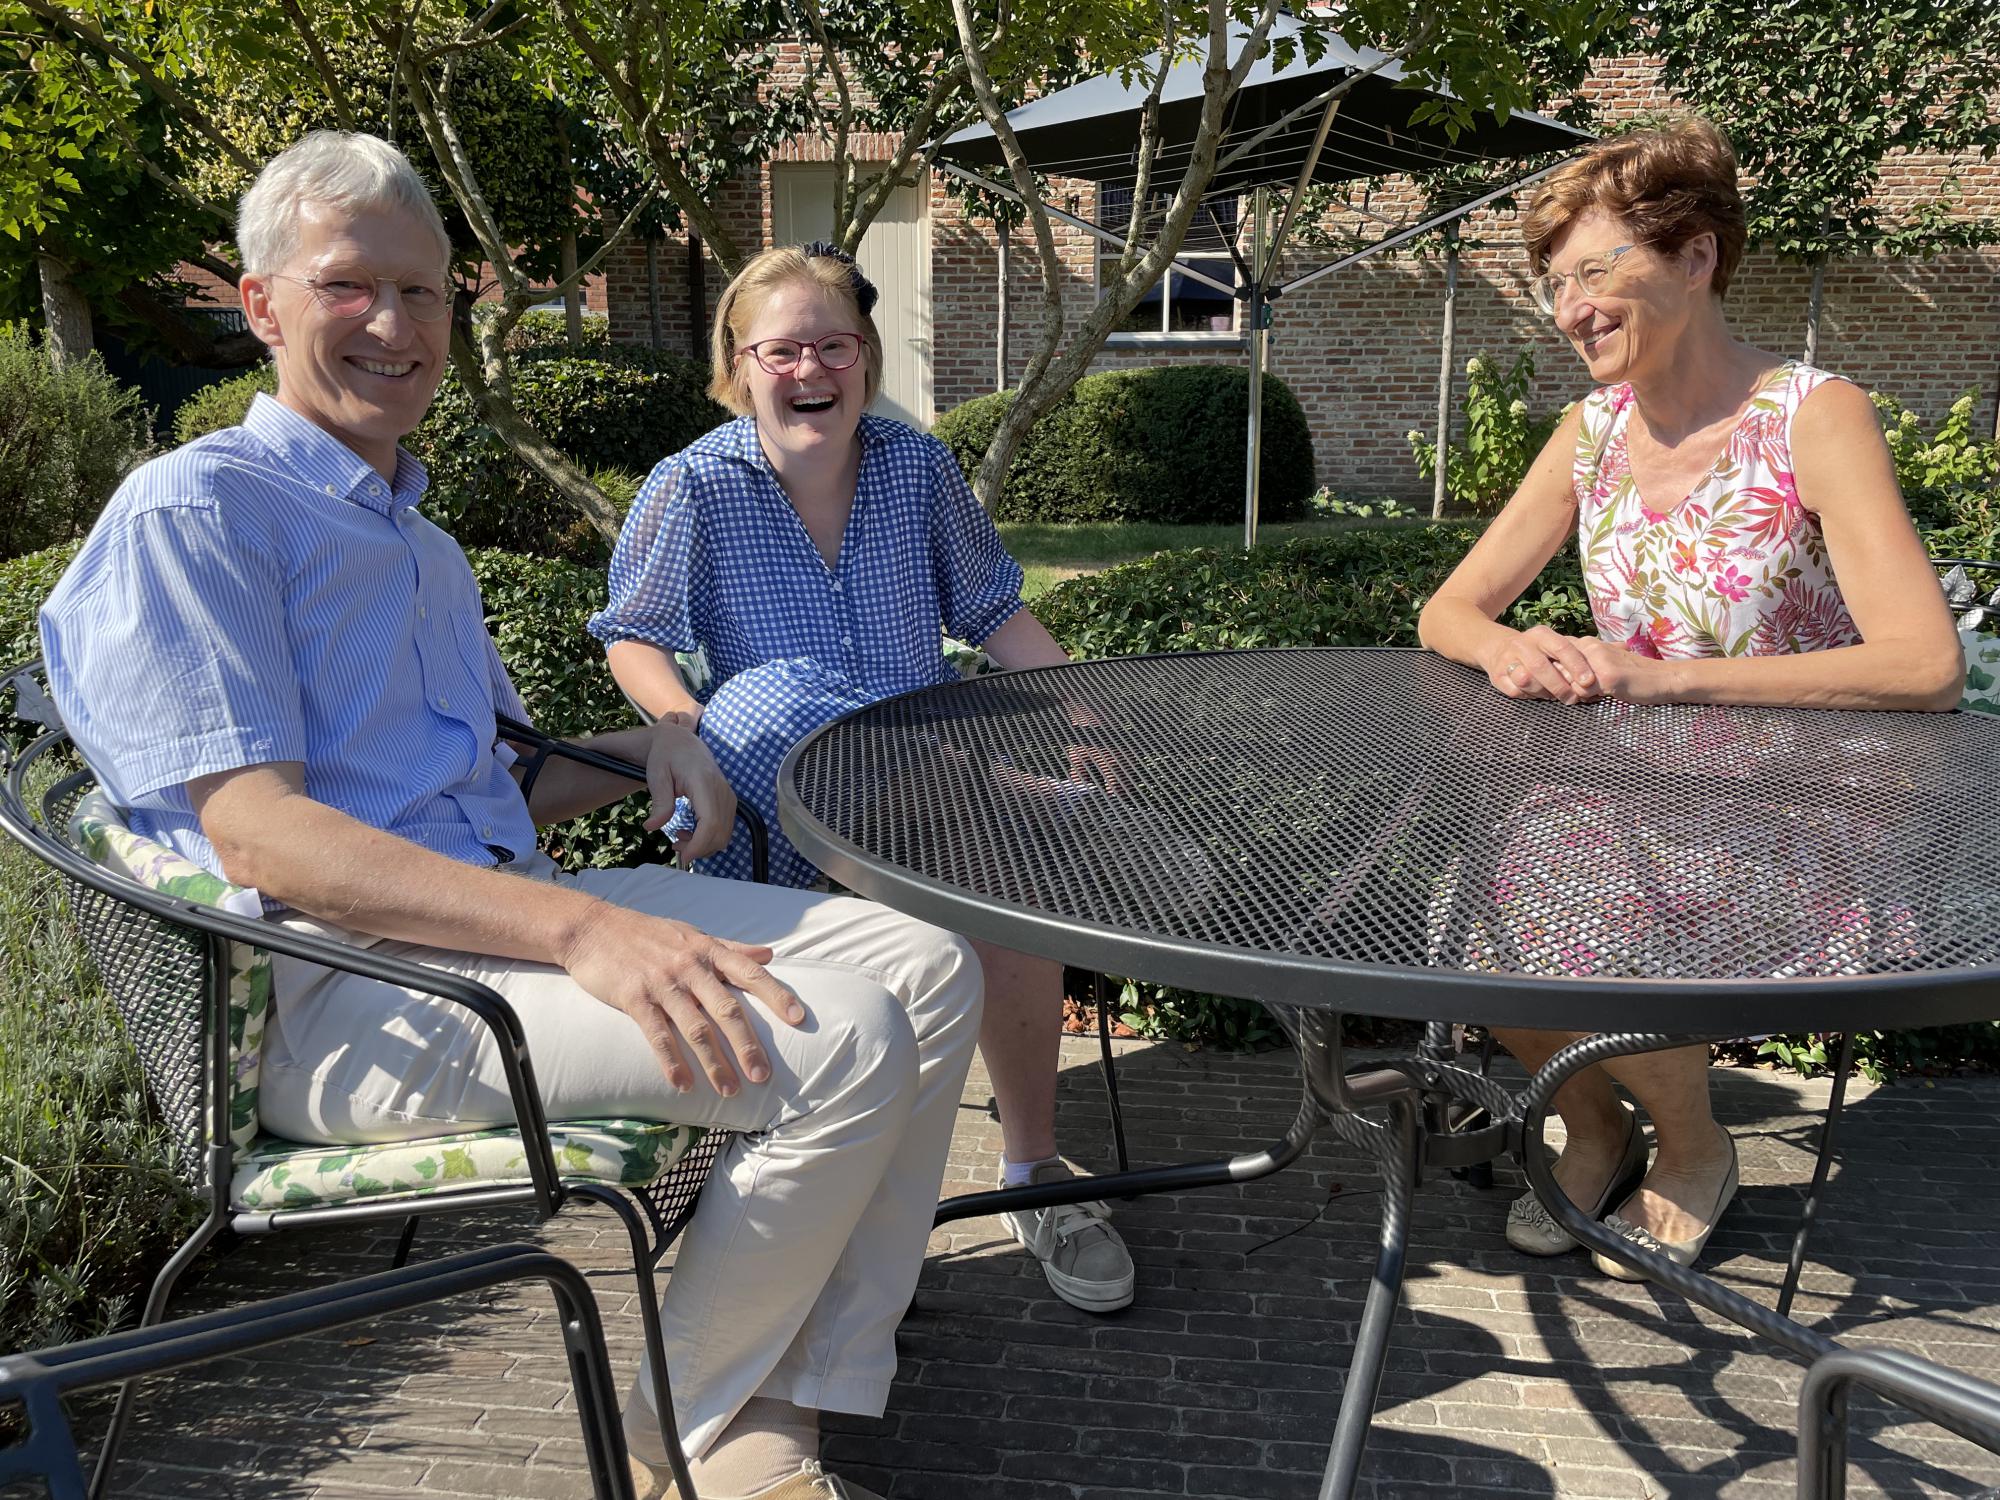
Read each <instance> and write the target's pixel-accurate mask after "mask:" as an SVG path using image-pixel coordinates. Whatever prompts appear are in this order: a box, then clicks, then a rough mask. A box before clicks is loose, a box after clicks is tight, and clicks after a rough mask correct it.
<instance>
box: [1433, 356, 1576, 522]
mask: <svg viewBox="0 0 2000 1500" xmlns="http://www.w3.org/2000/svg"><path fill="white" fill-rule="evenodd" d="M1534 378H1535V356H1534V351H1533V350H1530V349H1523V350H1522V351H1521V352H1520V353H1519V354H1517V355H1516V356H1515V357H1514V363H1513V365H1512V367H1511V368H1509V369H1508V370H1506V371H1505V372H1503V371H1502V370H1501V369H1500V367H1499V366H1498V365H1497V364H1495V363H1494V362H1493V361H1492V360H1490V359H1488V358H1487V357H1486V356H1485V355H1483V354H1475V355H1474V356H1473V357H1472V358H1471V359H1469V360H1467V361H1466V363H1465V437H1464V440H1463V442H1462V443H1453V444H1451V446H1450V448H1449V449H1448V451H1447V452H1446V454H1445V471H1444V472H1445V495H1446V497H1447V498H1448V499H1449V500H1450V501H1451V503H1452V504H1453V505H1455V506H1457V507H1459V508H1460V509H1462V510H1471V511H1475V512H1477V513H1478V514H1480V515H1491V514H1492V513H1493V512H1494V511H1497V510H1498V509H1499V508H1500V507H1501V506H1503V505H1505V504H1506V503H1507V500H1508V497H1509V496H1511V495H1512V494H1513V493H1514V491H1515V490H1516V489H1517V488H1518V487H1519V486H1520V483H1521V478H1522V476H1523V475H1525V474H1526V473H1527V472H1528V465H1529V464H1531V463H1533V462H1534V461H1535V455H1536V454H1537V453H1540V452H1541V451H1542V447H1543V445H1544V444H1545V443H1547V442H1548V440H1549V434H1550V433H1552V432H1554V431H1555V429H1556V424H1557V423H1558V422H1560V421H1561V420H1562V419H1563V413H1564V412H1566V411H1568V409H1569V408H1568V407H1564V408H1562V409H1561V410H1559V411H1557V412H1556V413H1555V414H1554V415H1553V416H1547V417H1543V418H1542V419H1540V420H1539V421H1536V420H1533V419H1531V418H1530V417H1529V415H1528V385H1529V383H1530V382H1531V381H1533V380H1534ZM1407 436H1408V438H1409V440H1410V451H1411V453H1413V454H1414V455H1415V456H1416V460H1417V468H1418V469H1419V470H1421V471H1422V473H1423V476H1424V478H1426V479H1431V478H1434V477H1435V476H1436V474H1437V465H1438V454H1437V444H1436V443H1434V442H1432V441H1430V439H1429V438H1427V437H1426V436H1425V435H1424V434H1423V433H1421V432H1418V431H1417V430H1416V429H1414V428H1412V429H1411V430H1410V432H1409V433H1408V434H1407Z"/></svg>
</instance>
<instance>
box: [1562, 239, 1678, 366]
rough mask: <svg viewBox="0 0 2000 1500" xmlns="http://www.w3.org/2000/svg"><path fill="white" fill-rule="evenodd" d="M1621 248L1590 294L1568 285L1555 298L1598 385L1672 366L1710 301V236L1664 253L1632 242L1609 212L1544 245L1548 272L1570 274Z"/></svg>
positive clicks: (1565, 325) (1566, 334) (1564, 325)
mask: <svg viewBox="0 0 2000 1500" xmlns="http://www.w3.org/2000/svg"><path fill="white" fill-rule="evenodd" d="M1620 245H1632V246H1633V249H1632V250H1631V251H1630V252H1629V253H1628V254H1625V255H1622V256H1620V257H1619V258H1618V262H1617V264H1616V265H1615V266H1613V267H1612V270H1611V274H1610V275H1609V276H1608V277H1606V278H1605V281H1604V284H1603V285H1602V286H1601V287H1599V288H1598V290H1597V291H1595V292H1585V291H1583V290H1582V289H1581V288H1580V287H1579V286H1578V285H1577V284H1576V283H1575V282H1574V281H1569V282H1566V283H1565V284H1564V286H1563V289H1562V292H1561V295H1560V297H1559V299H1558V301H1557V303H1556V327H1557V328H1559V329H1561V330H1562V332H1563V335H1564V337H1566V338H1567V339H1568V340H1569V341H1570V343H1571V345H1572V346H1573V347H1574V348H1575V349H1576V352H1577V353H1578V354H1580V355H1582V356H1583V362H1584V363H1585V364H1586V365H1588V366H1589V367H1590V378H1591V379H1592V380H1594V381H1596V382H1597V383H1598V384H1600V385H1611V384H1615V383H1617V382H1620V381H1628V380H1633V379H1638V380H1640V381H1644V380H1646V379H1647V378H1648V377H1650V376H1655V375H1658V374H1660V373H1663V372H1665V371H1667V370H1668V369H1670V368H1671V366H1672V364H1673V360H1674V351H1675V349H1676V348H1677V347H1678V345H1679V343H1680V340H1681V336H1682V334H1684V333H1685V332H1686V331H1687V328H1688V326H1689V323H1690V321H1691V320H1692V318H1693V317H1694V315H1695V313H1696V311H1697V310H1698V309H1699V308H1700V307H1701V305H1702V304H1704V303H1706V302H1708V301H1709V300H1711V294H1710V292H1709V289H1708V288H1709V276H1710V272H1711V271H1712V270H1713V267H1714V259H1715V257H1714V238H1713V236H1701V237H1698V238H1697V239H1695V240H1694V241H1691V242H1690V243H1689V244H1687V245H1686V246H1683V247H1682V249H1681V250H1680V252H1678V253H1677V254H1672V255H1663V254H1661V253H1660V252H1659V251H1657V250H1655V249H1653V248H1652V247H1650V246H1647V245H1640V244H1637V243H1636V239H1635V236H1634V235H1633V233H1632V231H1631V229H1630V228H1629V227H1628V226H1626V225H1625V224H1623V223H1621V222H1620V221H1619V220H1617V219H1614V218H1612V217H1611V216H1610V215H1608V214H1604V213H1599V212H1591V213H1587V214H1584V215H1583V216H1582V217H1580V218H1578V219H1577V220H1576V221H1575V222H1574V223H1573V224H1571V225H1570V226H1569V228H1567V229H1566V230H1564V231H1563V232H1562V234H1561V235H1560V236H1558V237H1557V239H1556V240H1555V242H1554V243H1553V244H1552V245H1551V246H1550V248H1549V270H1551V271H1555V272H1566V271H1574V270H1575V269H1576V267H1577V265H1578V263H1579V262H1581V261H1585V260H1590V259H1594V258H1598V257H1602V256H1603V255H1604V254H1605V253H1606V252H1608V251H1610V250H1614V249H1616V248H1617V247H1618V246H1620Z"/></svg>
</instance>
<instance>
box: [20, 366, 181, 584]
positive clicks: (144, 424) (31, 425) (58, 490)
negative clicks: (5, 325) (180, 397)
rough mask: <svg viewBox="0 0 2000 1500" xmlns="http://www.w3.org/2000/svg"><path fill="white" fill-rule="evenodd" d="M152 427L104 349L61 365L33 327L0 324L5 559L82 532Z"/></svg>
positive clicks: (143, 448)
mask: <svg viewBox="0 0 2000 1500" xmlns="http://www.w3.org/2000/svg"><path fill="white" fill-rule="evenodd" d="M151 431H152V414H151V413H150V412H149V411H148V410H147V409H146V408H145V407H144V406H142V405H141V404H140V401H139V393H138V392H137V391H133V390H128V389H126V388H125V387H124V386H121V385H120V384H119V383H118V382H117V381H116V380H114V379H112V378H111V376H110V375H109V374H108V373H107V372H106V371H105V368H104V365H103V363H102V362H101V361H100V360H98V359H97V358H96V357H95V356H92V357H91V358H89V359H86V360H83V361H82V362H80V363H75V364H71V365H67V366H65V367H64V368H62V369H57V368H56V367H55V366H53V365H52V364H50V363H49V359H48V356H47V355H46V354H44V353H43V352H42V351H41V350H40V349H38V348H36V347H35V346H34V345H33V344H32V343H31V342H30V341H29V338H28V335H27V332H26V331H25V330H24V329H20V328H14V329H12V330H10V331H6V332H0V557H16V556H19V555H20V554H22V553H24V552H32V551H34V550H36V549H38V548H42V547H47V546H50V545H52V544H54V543H57V542H63V541H68V540H70V539H71V538H73V537H80V536H82V535H83V533H84V532H85V531H87V530H88V529H89V528H90V523H91V522H92V521H94V520H95V519H96V518H97V513H98V511H100V510H102V509H103V508H104V502H105V501H106V500H108V499H110V498H111V492H112V491H113V490H114V489H116V488H117V487H118V481H119V480H121V479H123V478H124V477H125V475H126V473H127V472H128V471H129V470H130V469H131V468H132V466H133V465H134V464H135V463H137V462H138V461H139V460H140V459H142V458H143V457H145V454H146V448H147V444H148V442H149V441H150V436H151Z"/></svg>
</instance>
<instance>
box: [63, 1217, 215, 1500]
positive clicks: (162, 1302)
mask: <svg viewBox="0 0 2000 1500" xmlns="http://www.w3.org/2000/svg"><path fill="white" fill-rule="evenodd" d="M221 1231H222V1220H221V1219H220V1218H218V1217H213V1216H211V1217H210V1218H209V1219H207V1220H206V1221H204V1222H203V1223H202V1225H201V1226H200V1227H199V1228H198V1229H196V1230H195V1232H194V1233H193V1234H191V1235H189V1236H188V1237H187V1238H186V1239H185V1240H183V1241H182V1242H181V1247H180V1249H178V1250H176V1251H175V1252H174V1253H173V1254H172V1255H171V1256H169V1257H168V1258H167V1263H166V1264H165V1265H164V1266H162V1267H160V1274H159V1275H158V1276H155V1277H154V1278H153V1286H152V1290H150V1291H149V1292H147V1293H146V1306H145V1309H144V1310H143V1311H142V1312H141V1313H140V1314H139V1326H140V1327H141V1328H151V1327H152V1326H153V1325H154V1324H155V1323H160V1322H163V1321H165V1318H166V1312H167V1299H168V1298H169V1297H171V1296H172V1295H173V1291H174V1285H175V1283H176V1282H178V1281H179V1280H180V1279H181V1276H182V1275H183V1274H184V1273H185V1272H186V1271H187V1268H188V1267H189V1266H191V1265H193V1264H194V1261H195V1257H197V1256H198V1255H200V1254H201V1252H202V1251H203V1250H205V1249H207V1248H208V1242H209V1241H210V1240H212V1239H214V1238H215V1237H216V1235H217V1234H219V1233H221ZM137 1389H138V1387H137V1384H136V1383H135V1382H133V1381H130V1380H127V1381H125V1382H123V1383H122V1384H121V1385H120V1386H119V1387H118V1403H117V1405H115V1406H114V1407H112V1409H111V1425H110V1426H109V1427H107V1428H106V1429H105V1431H104V1446H103V1447H101V1448H99V1449H98V1450H97V1467H96V1468H95V1469H94V1470H93V1471H92V1472H91V1476H90V1500H104V1496H105V1495H106V1494H107V1493H108V1492H109V1490H110V1486H111V1468H112V1465H113V1464H115V1463H116V1462H117V1460H118V1445H119V1443H121V1442H122V1441H123V1440H124V1437H125V1427H126V1424H127V1423H129V1422H130V1421H131V1420H132V1404H133V1400H134V1396H135V1393H136V1391H137Z"/></svg>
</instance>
